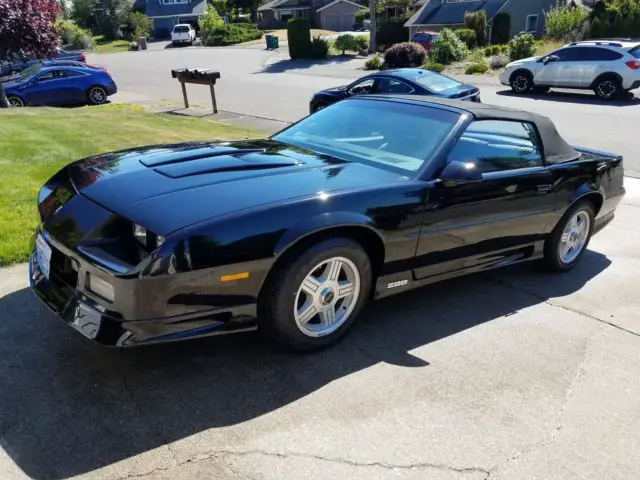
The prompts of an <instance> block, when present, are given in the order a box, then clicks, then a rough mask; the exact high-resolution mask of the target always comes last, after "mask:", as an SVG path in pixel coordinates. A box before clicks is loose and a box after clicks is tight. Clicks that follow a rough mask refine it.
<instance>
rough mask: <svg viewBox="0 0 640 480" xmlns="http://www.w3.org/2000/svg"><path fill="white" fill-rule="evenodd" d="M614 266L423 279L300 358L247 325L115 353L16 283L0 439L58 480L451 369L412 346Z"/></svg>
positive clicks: (565, 289)
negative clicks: (412, 372) (516, 280)
mask: <svg viewBox="0 0 640 480" xmlns="http://www.w3.org/2000/svg"><path fill="white" fill-rule="evenodd" d="M609 265H610V261H609V260H608V259H607V258H606V257H605V256H603V255H601V254H599V253H595V252H591V251H589V252H587V254H586V255H585V257H584V259H583V261H582V263H581V264H580V265H579V266H578V267H577V268H576V269H575V270H573V271H572V272H571V273H569V274H566V275H560V276H554V275H551V274H547V273H543V272H538V271H537V270H536V269H534V268H533V267H532V266H530V265H521V266H516V267H511V268H510V269H507V271H508V274H509V275H526V276H534V279H535V281H536V284H537V285H542V286H544V288H543V289H542V291H544V292H545V294H544V295H540V294H530V293H525V292H523V291H521V290H518V289H516V288H514V287H512V286H508V285H505V282H504V281H503V280H501V278H507V277H508V275H507V274H503V273H500V272H497V271H496V272H493V273H491V274H489V275H487V274H484V275H475V276H470V277H467V278H461V279H456V280H451V281H448V282H443V283H440V284H435V285H432V286H428V287H424V288H422V289H419V290H415V291H413V292H408V293H405V294H401V295H398V296H395V297H392V298H388V299H386V300H382V301H379V302H376V303H375V304H373V305H372V306H370V307H368V308H367V309H366V310H365V311H364V312H363V314H362V317H361V318H360V319H359V321H358V322H356V324H355V325H354V328H353V329H352V330H351V332H350V333H349V335H347V336H346V337H345V339H344V340H343V341H342V342H340V343H339V344H337V345H335V346H334V347H332V348H329V349H327V350H324V351H321V352H316V353H312V354H305V355H302V354H300V355H295V354H289V353H284V352H282V351H279V350H277V349H275V348H274V347H273V346H272V345H271V344H270V343H268V342H266V341H265V340H263V339H262V337H261V336H260V335H259V334H255V333H252V334H237V335H233V336H227V337H214V338H208V339H202V340H193V341H188V342H184V343H175V344H165V345H155V346H147V347H138V348H132V349H124V350H119V349H109V348H105V347H102V346H100V345H96V344H94V343H91V342H90V341H89V340H86V339H85V338H84V337H82V336H81V335H80V334H79V333H77V332H75V331H73V330H72V329H71V328H69V327H68V326H66V325H64V324H63V323H62V322H60V321H59V320H57V319H55V318H54V317H53V316H52V315H51V314H50V313H49V312H48V311H45V309H44V307H42V308H41V307H40V305H39V303H37V302H36V300H35V299H34V297H33V295H32V293H31V292H30V291H29V290H28V289H23V290H20V291H17V292H15V293H11V294H9V295H8V296H6V297H5V298H4V299H3V300H2V301H0V318H2V322H0V348H1V351H2V352H3V354H2V356H1V357H0V379H2V382H1V383H0V398H2V408H1V409H0V431H1V432H2V446H3V448H4V449H5V450H6V452H7V454H8V455H10V456H11V458H12V459H13V461H14V462H15V463H16V464H17V465H18V466H19V467H20V468H21V469H22V470H23V471H24V472H25V473H26V474H27V475H29V476H30V477H31V478H35V479H38V480H39V479H50V480H58V479H62V478H67V477H71V476H74V475H79V474H82V473H86V472H90V471H94V470H96V469H98V468H100V467H103V466H106V465H110V464H113V463H115V462H118V461H121V460H125V459H128V458H131V457H133V456H135V455H138V454H140V453H143V452H146V451H149V450H152V449H155V448H157V447H159V446H161V445H163V444H165V443H169V442H174V441H177V440H180V439H183V438H185V437H188V436H191V435H194V434H198V433H200V432H203V431H205V430H208V429H214V428H219V427H225V426H232V425H237V424H240V423H242V422H246V421H249V420H252V419H255V418H257V417H260V416H262V415H265V414H267V413H270V412H273V411H275V410H278V409H280V408H282V407H285V406H286V405H288V404H290V403H292V402H295V401H296V400H299V399H301V398H303V397H305V396H307V395H310V394H313V392H315V391H316V390H318V389H320V388H322V387H325V386H326V385H328V384H329V383H331V382H333V381H334V380H337V379H340V378H342V377H345V376H347V375H350V374H353V373H355V372H359V371H361V370H363V369H366V368H369V367H371V366H373V365H376V364H377V363H379V362H387V363H390V364H395V365H400V366H404V367H413V368H425V367H427V366H429V368H446V366H443V365H438V364H437V363H433V364H429V363H427V362H425V361H424V360H422V359H419V358H417V357H414V356H412V355H411V354H409V353H408V352H410V351H411V350H413V349H415V348H418V347H421V346H423V345H426V344H429V343H431V342H436V341H438V340H440V339H443V338H446V337H449V336H451V335H455V334H456V333H459V332H462V331H464V330H467V329H470V328H473V327H475V326H477V325H481V324H483V323H485V322H490V321H492V320H494V319H497V318H500V317H504V316H508V315H510V314H513V313H515V312H518V311H519V310H522V309H525V308H527V307H530V306H532V305H536V304H539V303H542V302H544V301H545V300H546V299H547V298H551V297H559V296H564V295H569V294H571V293H573V292H575V291H577V290H579V289H580V288H581V287H582V286H583V285H584V284H585V283H587V282H588V281H590V280H591V279H592V278H594V277H595V276H596V275H598V274H599V273H600V272H602V271H603V270H605V269H606V268H607V267H608V266H609ZM503 275H504V277H503ZM492 277H493V278H496V280H492ZM399 305H401V307H400V308H399ZM460 354H461V355H464V352H460ZM371 388H375V385H372V386H371ZM209 448H210V449H211V450H212V451H214V450H215V449H216V445H210V446H209Z"/></svg>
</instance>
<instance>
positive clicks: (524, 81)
mask: <svg viewBox="0 0 640 480" xmlns="http://www.w3.org/2000/svg"><path fill="white" fill-rule="evenodd" d="M512 85H513V89H514V90H515V91H516V92H518V93H524V92H528V91H529V89H530V88H531V85H530V83H529V77H527V76H526V75H518V76H517V77H516V78H514V79H513V82H512Z"/></svg>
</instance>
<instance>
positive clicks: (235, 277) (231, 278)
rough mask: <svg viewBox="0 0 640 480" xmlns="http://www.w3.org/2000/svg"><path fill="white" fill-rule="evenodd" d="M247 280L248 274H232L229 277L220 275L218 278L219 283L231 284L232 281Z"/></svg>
mask: <svg viewBox="0 0 640 480" xmlns="http://www.w3.org/2000/svg"><path fill="white" fill-rule="evenodd" d="M245 278H249V272H242V273H232V274H230V275H222V276H221V277H220V281H221V282H233V281H234V280H244V279H245Z"/></svg>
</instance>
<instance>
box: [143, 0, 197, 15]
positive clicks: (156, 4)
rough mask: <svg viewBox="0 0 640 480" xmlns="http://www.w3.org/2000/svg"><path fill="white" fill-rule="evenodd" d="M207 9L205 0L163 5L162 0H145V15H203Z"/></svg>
mask: <svg viewBox="0 0 640 480" xmlns="http://www.w3.org/2000/svg"><path fill="white" fill-rule="evenodd" d="M206 11H207V0H190V2H189V3H178V4H173V5H165V4H164V3H162V0H147V9H146V10H145V12H144V13H145V15H146V16H147V17H151V18H153V17H181V16H187V15H193V16H199V15H204V14H205V12H206Z"/></svg>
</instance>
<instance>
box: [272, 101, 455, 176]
mask: <svg viewBox="0 0 640 480" xmlns="http://www.w3.org/2000/svg"><path fill="white" fill-rule="evenodd" d="M459 118H460V117H459V115H458V114H457V113H454V112H450V111H447V110H441V109H438V108H433V107H428V106H426V105H415V104H408V103H396V102H390V101H379V100H364V99H350V100H345V101H343V102H339V103H336V104H334V105H332V106H330V107H327V108H325V109H323V110H320V111H318V112H316V113H314V114H313V115H310V116H308V117H306V118H305V119H303V120H301V121H300V122H298V123H297V124H296V125H294V126H292V127H290V128H289V129H287V130H285V131H283V132H282V133H279V134H276V135H275V136H273V137H272V138H273V140H276V141H278V142H282V143H285V144H289V145H293V146H297V147H301V148H306V149H309V150H313V151H315V152H319V153H324V154H326V155H331V156H334V157H337V158H339V159H342V160H345V161H348V162H357V163H365V164H368V165H372V166H376V167H381V168H385V169H390V170H394V171H398V172H401V173H403V174H410V173H412V172H417V171H418V170H420V169H421V168H422V166H423V165H425V164H426V163H427V162H428V161H429V160H430V159H431V157H432V155H433V153H434V152H435V150H436V149H437V148H438V147H439V146H440V145H441V144H442V142H443V140H444V139H445V137H446V136H447V135H448V134H449V132H450V131H451V130H452V128H453V127H454V125H455V124H456V122H457V121H458V119H459Z"/></svg>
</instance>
